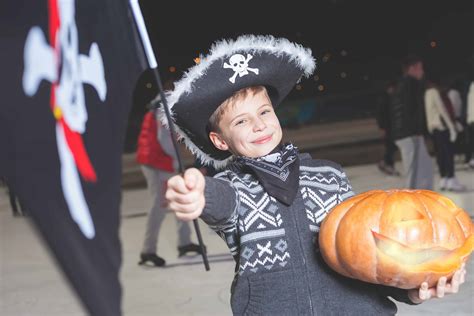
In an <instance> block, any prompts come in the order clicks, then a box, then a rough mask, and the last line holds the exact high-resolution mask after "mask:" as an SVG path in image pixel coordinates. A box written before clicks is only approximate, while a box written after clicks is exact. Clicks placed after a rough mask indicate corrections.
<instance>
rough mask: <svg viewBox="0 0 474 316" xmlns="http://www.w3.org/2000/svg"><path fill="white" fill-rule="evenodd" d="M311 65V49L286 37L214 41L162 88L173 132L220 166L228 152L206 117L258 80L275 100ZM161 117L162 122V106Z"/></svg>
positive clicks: (204, 160)
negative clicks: (219, 144)
mask: <svg viewBox="0 0 474 316" xmlns="http://www.w3.org/2000/svg"><path fill="white" fill-rule="evenodd" d="M314 69H315V60H314V58H313V56H312V55H311V50H310V49H309V48H304V47H302V46H301V45H299V44H295V43H291V42H290V41H288V40H287V39H285V38H275V37H273V36H271V35H267V36H263V35H242V36H240V37H238V38H237V39H235V40H220V41H217V42H215V43H214V44H213V45H212V47H211V49H210V52H209V54H208V55H207V56H200V62H199V63H198V64H197V65H195V66H193V67H191V68H190V69H189V70H188V71H187V72H186V73H185V74H184V75H183V77H182V78H181V79H180V80H179V81H177V82H175V85H174V87H175V88H174V90H173V91H169V92H167V93H166V100H167V103H168V106H169V108H170V112H171V115H172V117H173V120H174V121H175V124H176V132H177V134H178V137H179V138H180V140H183V141H184V143H185V145H186V147H187V148H188V149H189V150H190V151H191V152H192V153H193V154H194V155H195V156H197V158H199V159H200V160H201V161H202V163H204V164H211V165H213V166H214V167H216V168H220V167H223V166H225V165H226V164H227V163H228V162H229V160H230V157H231V153H230V152H228V151H221V150H219V149H217V148H215V147H214V145H213V144H212V142H211V141H210V139H209V130H208V121H209V118H210V117H211V115H212V114H213V113H214V111H215V110H216V109H217V108H218V107H219V105H220V104H222V102H224V101H225V100H226V99H227V98H229V97H230V96H232V94H234V93H235V92H236V91H238V90H240V89H242V88H245V87H250V86H260V85H261V86H265V87H266V88H267V91H268V94H269V96H270V99H271V101H272V103H273V106H277V105H278V104H280V102H281V101H282V100H283V99H284V97H286V95H287V94H288V93H289V92H290V91H291V89H292V88H293V87H294V85H295V84H296V83H297V82H298V81H299V80H300V79H301V77H302V76H305V77H308V76H310V75H311V74H312V73H313V71H314ZM161 120H162V121H163V123H164V124H165V125H166V124H167V120H166V116H165V115H164V111H162V113H161Z"/></svg>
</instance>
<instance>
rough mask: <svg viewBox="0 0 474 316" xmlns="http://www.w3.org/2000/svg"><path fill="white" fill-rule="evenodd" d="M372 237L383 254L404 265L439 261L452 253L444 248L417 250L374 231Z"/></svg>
mask: <svg viewBox="0 0 474 316" xmlns="http://www.w3.org/2000/svg"><path fill="white" fill-rule="evenodd" d="M372 235H373V236H374V240H375V245H376V246H377V248H378V249H379V250H380V251H381V252H382V253H383V254H385V255H387V256H389V257H391V258H393V259H395V260H396V261H397V262H399V263H402V264H407V265H418V264H422V263H425V262H428V261H432V260H436V259H439V258H441V257H444V256H446V255H448V254H449V253H451V252H452V250H450V249H446V248H442V247H435V248H425V249H415V248H412V247H409V246H407V245H404V244H402V243H400V242H398V241H396V240H393V239H391V238H389V237H387V236H384V235H382V234H379V233H377V232H375V231H372Z"/></svg>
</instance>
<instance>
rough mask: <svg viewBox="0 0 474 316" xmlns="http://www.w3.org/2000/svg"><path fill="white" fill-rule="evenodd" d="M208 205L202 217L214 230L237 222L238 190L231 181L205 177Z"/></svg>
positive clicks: (205, 195)
mask: <svg viewBox="0 0 474 316" xmlns="http://www.w3.org/2000/svg"><path fill="white" fill-rule="evenodd" d="M205 179H206V187H205V189H204V197H205V199H206V205H205V206H204V210H203V212H202V214H201V219H202V220H203V221H204V222H205V223H206V224H208V225H209V226H210V227H211V228H212V229H214V230H222V229H224V228H225V227H229V226H233V225H235V223H236V222H237V207H238V198H237V191H236V190H235V188H234V186H233V185H232V183H231V182H230V181H227V180H224V179H221V178H211V177H205Z"/></svg>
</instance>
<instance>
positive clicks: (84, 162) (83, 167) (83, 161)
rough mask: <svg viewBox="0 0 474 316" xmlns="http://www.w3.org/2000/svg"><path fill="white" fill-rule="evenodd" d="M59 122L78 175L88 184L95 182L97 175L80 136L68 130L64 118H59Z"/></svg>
mask: <svg viewBox="0 0 474 316" xmlns="http://www.w3.org/2000/svg"><path fill="white" fill-rule="evenodd" d="M59 122H60V123H61V126H62V128H63V130H64V135H65V137H66V142H67V144H68V147H69V149H71V152H72V155H73V157H74V161H75V162H76V166H77V169H78V170H79V173H80V174H81V176H82V177H83V178H84V180H86V181H89V182H96V181H97V175H96V173H95V170H94V167H93V166H92V163H91V161H90V159H89V156H88V155H87V152H86V148H85V146H84V142H83V141H82V136H81V134H79V133H77V132H73V131H72V130H71V129H70V128H69V126H67V124H66V122H65V121H64V118H61V119H60V120H59Z"/></svg>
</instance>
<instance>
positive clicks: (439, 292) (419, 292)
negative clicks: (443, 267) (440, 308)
mask: <svg viewBox="0 0 474 316" xmlns="http://www.w3.org/2000/svg"><path fill="white" fill-rule="evenodd" d="M465 280H466V269H465V264H464V263H463V265H462V266H461V268H460V269H459V270H457V271H456V272H455V273H454V275H453V277H452V278H451V280H450V282H447V278H446V277H441V278H440V279H439V280H438V284H437V285H436V287H432V288H428V283H426V282H423V283H422V284H421V286H420V288H419V289H412V290H409V291H408V297H409V298H410V300H411V301H412V302H413V303H416V304H419V303H422V302H424V301H427V300H429V299H431V298H442V297H444V295H445V294H451V293H457V292H458V291H459V286H460V285H461V284H463V283H464V281H465Z"/></svg>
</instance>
